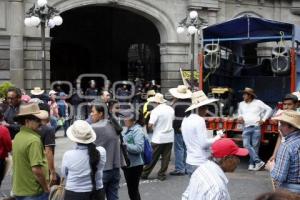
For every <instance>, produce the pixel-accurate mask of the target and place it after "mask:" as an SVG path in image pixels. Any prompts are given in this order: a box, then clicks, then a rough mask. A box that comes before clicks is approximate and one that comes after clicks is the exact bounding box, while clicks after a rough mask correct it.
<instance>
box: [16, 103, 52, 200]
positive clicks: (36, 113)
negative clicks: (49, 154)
mask: <svg viewBox="0 0 300 200" xmlns="http://www.w3.org/2000/svg"><path fill="white" fill-rule="evenodd" d="M47 118H48V113H47V111H44V110H40V109H39V106H38V105H37V104H34V103H31V104H24V105H21V106H20V110H19V113H18V115H17V116H16V121H18V122H19V123H20V124H22V127H21V129H20V132H19V133H18V134H17V135H16V137H15V139H14V143H13V163H14V164H13V188H12V190H13V194H14V195H15V196H16V199H17V200H22V199H27V198H28V199H33V200H47V199H48V194H49V186H48V182H47V179H48V178H49V175H48V173H49V172H48V166H47V160H46V157H45V154H44V147H43V144H42V141H41V136H40V135H39V134H38V128H39V127H40V125H41V120H42V119H47Z"/></svg>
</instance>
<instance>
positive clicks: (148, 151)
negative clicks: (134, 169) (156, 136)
mask: <svg viewBox="0 0 300 200" xmlns="http://www.w3.org/2000/svg"><path fill="white" fill-rule="evenodd" d="M152 159H153V149H152V146H151V144H150V142H149V139H148V138H147V137H146V136H145V137H144V165H148V164H150V163H151V161H152Z"/></svg>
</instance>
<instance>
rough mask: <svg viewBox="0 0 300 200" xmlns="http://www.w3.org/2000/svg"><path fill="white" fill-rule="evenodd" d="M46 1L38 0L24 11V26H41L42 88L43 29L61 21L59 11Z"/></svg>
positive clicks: (44, 86) (44, 66)
mask: <svg viewBox="0 0 300 200" xmlns="http://www.w3.org/2000/svg"><path fill="white" fill-rule="evenodd" d="M47 3H48V2H47V0H38V1H37V2H36V3H35V4H34V5H33V6H32V7H31V8H30V9H29V10H28V11H27V12H26V18H25V20H24V23H25V26H28V27H39V26H41V38H42V40H41V42H42V81H43V89H47V84H46V79H47V77H46V44H45V38H46V34H45V29H46V27H49V28H54V27H55V26H60V25H61V24H62V23H63V19H62V18H61V16H59V11H58V10H57V9H55V8H54V7H51V6H49V5H48V4H47Z"/></svg>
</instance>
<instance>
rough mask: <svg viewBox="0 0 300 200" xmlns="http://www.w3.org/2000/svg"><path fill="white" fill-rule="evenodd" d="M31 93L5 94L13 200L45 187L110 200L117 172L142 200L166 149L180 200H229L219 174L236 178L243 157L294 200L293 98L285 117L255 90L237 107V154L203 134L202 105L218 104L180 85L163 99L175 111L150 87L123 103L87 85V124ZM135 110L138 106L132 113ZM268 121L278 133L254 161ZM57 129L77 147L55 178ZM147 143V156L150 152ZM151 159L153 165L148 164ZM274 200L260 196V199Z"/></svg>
mask: <svg viewBox="0 0 300 200" xmlns="http://www.w3.org/2000/svg"><path fill="white" fill-rule="evenodd" d="M30 92H31V96H29V95H26V94H25V93H24V91H23V92H22V91H21V90H20V89H19V88H15V87H12V88H9V89H8V91H7V95H6V103H4V104H1V106H0V170H1V171H0V184H1V181H2V180H3V178H4V176H5V171H6V170H5V169H6V167H7V166H6V165H7V162H8V160H9V157H10V155H12V161H13V168H12V175H13V176H12V177H13V178H12V192H11V195H12V198H14V199H17V200H29V199H30V200H46V199H48V198H49V193H50V192H52V193H53V192H55V191H53V190H52V191H51V186H53V185H58V184H60V183H61V182H64V190H65V192H64V199H66V200H87V199H91V200H96V199H97V200H104V199H107V200H117V199H120V198H119V194H118V190H119V184H120V179H121V171H123V174H124V177H125V180H126V183H127V189H128V195H129V198H130V199H131V200H140V199H141V194H140V192H139V182H140V179H148V178H149V176H150V174H151V173H152V170H153V169H154V167H155V166H156V164H157V162H158V161H159V160H161V166H160V169H159V171H158V173H157V179H158V180H160V181H164V180H166V179H167V178H168V174H167V170H168V167H169V163H170V160H171V154H172V149H173V148H174V153H175V169H174V170H173V171H171V172H170V175H171V176H184V175H188V176H190V182H189V185H188V186H187V188H186V190H185V191H184V192H183V194H182V197H181V198H182V200H199V199H207V200H214V199H230V193H229V191H228V187H227V185H228V179H227V177H226V175H225V173H224V172H233V171H234V170H235V169H236V168H237V166H238V164H239V163H240V160H239V157H241V156H247V155H249V157H250V160H249V167H248V170H250V171H251V170H254V171H258V170H262V169H263V168H264V167H265V168H266V169H267V170H269V171H270V175H271V177H272V179H273V181H274V185H275V186H276V190H279V194H280V195H289V196H290V198H294V197H295V199H296V198H297V195H299V194H300V164H299V163H300V153H299V152H300V113H299V112H297V111H296V110H297V108H298V107H299V99H298V98H299V96H300V95H298V93H295V94H287V95H286V96H285V97H284V99H283V110H278V111H276V113H272V109H271V108H270V107H269V106H268V105H266V104H265V103H263V102H262V101H260V100H258V99H257V96H256V94H255V91H254V90H253V89H251V88H245V90H244V91H243V101H242V102H240V103H239V107H238V121H239V123H242V124H243V127H244V128H243V133H242V138H243V145H244V148H239V147H238V146H237V145H236V144H235V142H233V140H231V139H228V138H224V133H222V132H218V134H217V135H216V136H213V137H209V136H208V134H207V133H208V130H207V127H206V122H205V117H206V116H207V113H208V105H209V104H211V103H213V102H216V101H218V99H214V98H208V97H207V95H206V94H205V93H204V92H203V91H196V92H192V91H190V90H189V89H188V87H187V86H184V85H179V86H178V87H176V88H172V89H170V90H169V93H170V94H171V96H172V98H173V99H172V101H167V100H166V99H165V96H164V95H163V94H161V93H160V92H159V90H158V87H150V86H147V87H145V88H142V89H138V90H136V93H135V94H134V95H133V96H132V97H131V100H128V99H130V98H127V97H129V96H130V88H129V87H128V86H127V84H126V83H124V84H122V87H120V88H118V89H117V90H116V91H115V92H114V91H110V90H109V89H108V90H99V89H98V88H97V85H96V82H95V81H90V87H89V88H88V89H87V90H86V92H85V95H86V96H89V97H94V98H88V99H87V100H86V102H87V104H86V107H85V109H84V110H85V111H84V113H85V114H86V115H85V117H84V119H78V118H77V117H76V116H75V117H73V118H72V117H71V115H70V112H71V109H70V104H69V103H68V96H71V95H69V94H66V93H65V92H64V91H63V90H62V89H61V88H60V87H58V88H56V90H51V91H50V92H49V93H47V94H46V93H45V91H44V90H42V89H41V88H38V87H36V88H34V89H33V90H31V91H30ZM140 92H141V93H140ZM142 93H143V94H145V97H146V98H145V97H143V98H142V96H143V95H142ZM113 94H115V96H113ZM296 95H298V97H297V96H296ZM122 97H126V98H122ZM118 98H119V99H118ZM73 100H74V98H73ZM77 100H78V97H77ZM77 102H79V103H80V102H82V101H81V100H80V101H77ZM135 102H138V103H142V106H138V107H134V105H132V103H135ZM79 103H78V104H77V106H78V105H79ZM124 103H125V104H124ZM135 105H137V104H135ZM75 110H77V109H75ZM77 114H78V115H80V113H77ZM80 118H82V115H81V117H80ZM269 118H272V120H273V121H274V122H275V123H279V137H278V141H277V144H276V147H275V149H274V153H273V155H272V157H271V158H270V159H269V160H268V161H267V163H265V162H264V161H263V160H262V159H261V158H260V157H259V154H258V152H259V147H260V141H261V127H260V126H261V125H262V124H263V123H264V122H265V121H266V120H267V119H269ZM60 127H63V129H64V133H65V136H66V137H68V138H69V140H71V141H72V142H74V143H75V144H76V145H75V147H74V148H73V149H71V150H68V151H66V152H65V153H64V155H63V158H62V165H61V171H60V172H58V171H57V170H56V169H57V168H58V167H57V166H56V165H55V162H54V154H55V133H56V131H57V130H58V129H59V128H60ZM150 141H151V148H149V146H148V145H147V144H148V143H149V142H150ZM149 152H150V153H151V160H150V161H149V160H147V161H146V158H145V156H146V155H145V154H146V153H149ZM281 190H285V192H280V191H281ZM272 196H273V194H265V196H261V197H258V199H272Z"/></svg>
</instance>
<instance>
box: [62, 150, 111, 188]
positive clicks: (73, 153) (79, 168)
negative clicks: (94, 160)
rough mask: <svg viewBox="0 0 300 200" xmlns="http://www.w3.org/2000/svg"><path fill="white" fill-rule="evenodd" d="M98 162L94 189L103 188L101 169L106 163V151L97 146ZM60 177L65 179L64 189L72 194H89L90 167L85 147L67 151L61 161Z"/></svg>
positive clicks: (90, 185) (90, 186) (90, 181)
mask: <svg viewBox="0 0 300 200" xmlns="http://www.w3.org/2000/svg"><path fill="white" fill-rule="evenodd" d="M97 150H98V151H99V153H100V161H99V163H98V167H97V169H98V170H97V172H96V189H97V190H98V189H100V188H103V182H102V177H103V169H104V166H105V162H106V151H105V149H104V148H103V147H101V146H98V147H97ZM61 172H62V176H63V177H65V178H66V186H65V187H66V189H67V190H70V191H73V192H90V191H92V189H93V185H92V180H91V175H90V174H91V167H90V163H89V155H88V149H87V146H83V145H76V147H75V149H73V150H69V151H67V152H66V153H65V154H64V156H63V160H62V167H61Z"/></svg>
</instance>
